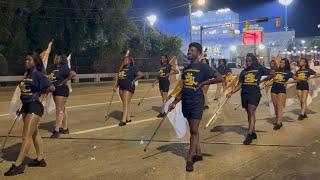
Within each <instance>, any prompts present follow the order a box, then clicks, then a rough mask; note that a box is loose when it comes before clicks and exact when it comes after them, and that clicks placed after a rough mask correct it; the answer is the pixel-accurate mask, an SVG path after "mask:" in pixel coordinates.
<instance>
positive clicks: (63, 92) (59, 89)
mask: <svg viewBox="0 0 320 180" xmlns="http://www.w3.org/2000/svg"><path fill="white" fill-rule="evenodd" d="M55 88H56V90H55V91H54V92H53V93H52V95H53V96H63V97H69V93H70V91H69V87H68V86H67V85H62V86H55Z"/></svg>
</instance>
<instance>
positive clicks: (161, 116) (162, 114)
mask: <svg viewBox="0 0 320 180" xmlns="http://www.w3.org/2000/svg"><path fill="white" fill-rule="evenodd" d="M164 116H165V115H164V113H159V114H158V115H157V118H163V117H164Z"/></svg>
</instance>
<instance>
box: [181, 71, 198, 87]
mask: <svg viewBox="0 0 320 180" xmlns="http://www.w3.org/2000/svg"><path fill="white" fill-rule="evenodd" d="M197 84H198V83H197V82H195V78H194V77H193V74H192V73H189V72H188V73H186V75H185V80H184V85H185V86H192V87H193V86H196V85H197Z"/></svg>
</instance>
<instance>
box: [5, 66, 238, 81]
mask: <svg viewBox="0 0 320 180" xmlns="http://www.w3.org/2000/svg"><path fill="white" fill-rule="evenodd" d="M231 69H232V73H233V74H240V72H241V71H242V69H236V68H231ZM143 74H144V79H150V78H155V77H156V76H157V75H158V72H144V73H143ZM116 76H117V73H101V74H77V76H76V77H75V78H74V79H73V82H75V83H80V82H81V80H84V79H93V82H102V81H108V80H104V79H106V78H114V77H116ZM22 78H23V76H0V82H18V81H21V80H22Z"/></svg>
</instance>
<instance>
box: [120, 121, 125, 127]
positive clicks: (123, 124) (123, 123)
mask: <svg viewBox="0 0 320 180" xmlns="http://www.w3.org/2000/svg"><path fill="white" fill-rule="evenodd" d="M125 125H127V123H125V122H123V121H121V122H120V123H119V126H125Z"/></svg>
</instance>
